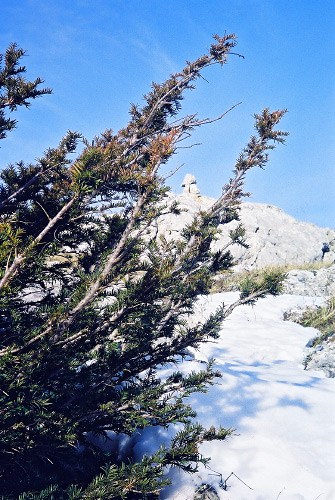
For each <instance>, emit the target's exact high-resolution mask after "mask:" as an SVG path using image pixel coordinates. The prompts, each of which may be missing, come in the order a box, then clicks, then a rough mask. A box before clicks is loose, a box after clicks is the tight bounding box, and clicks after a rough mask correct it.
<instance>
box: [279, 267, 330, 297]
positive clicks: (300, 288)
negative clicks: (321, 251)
mask: <svg viewBox="0 0 335 500" xmlns="http://www.w3.org/2000/svg"><path fill="white" fill-rule="evenodd" d="M284 291H285V293H290V294H293V295H307V296H309V297H327V296H335V265H332V266H330V267H325V268H321V269H317V270H310V271H308V270H302V269H295V270H293V271H290V272H289V273H288V275H287V279H286V280H285V286H284Z"/></svg>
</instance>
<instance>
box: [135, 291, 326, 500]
mask: <svg viewBox="0 0 335 500" xmlns="http://www.w3.org/2000/svg"><path fill="white" fill-rule="evenodd" d="M236 298H237V295H236V293H234V292H232V293H225V294H215V295H211V296H209V297H206V298H201V300H200V301H199V304H198V310H197V313H196V315H195V318H192V319H193V320H197V319H199V318H203V317H204V316H206V315H208V314H209V313H210V312H212V311H214V310H215V309H216V308H217V307H218V306H219V305H220V304H221V303H222V302H225V303H226V304H228V303H230V302H232V301H233V300H234V299H236ZM323 300H324V299H322V298H315V297H314V298H313V297H307V296H296V295H281V296H279V297H268V298H265V299H261V300H259V301H258V302H257V303H256V304H255V305H254V306H243V307H240V308H237V309H235V310H234V312H233V313H232V315H231V316H229V318H227V320H226V321H225V322H224V323H223V326H222V331H221V335H220V339H218V340H217V341H216V342H213V343H207V344H204V345H202V346H201V348H200V350H199V351H193V354H194V358H195V359H194V360H192V361H187V362H184V363H183V364H182V365H181V369H182V370H184V371H185V372H189V371H191V370H192V369H195V368H196V367H198V368H201V366H202V365H201V363H199V361H200V362H201V361H206V360H208V359H209V358H211V357H214V358H215V359H216V363H217V365H216V366H217V368H218V369H219V370H220V371H221V372H222V374H223V376H222V378H221V379H219V381H218V383H217V384H216V385H214V386H213V387H211V388H210V389H209V391H208V392H207V393H206V394H194V395H193V396H192V398H190V402H191V403H192V406H193V407H194V408H195V410H196V411H197V413H198V418H197V420H198V421H200V422H201V423H202V424H203V425H204V426H206V427H209V426H211V425H215V426H219V425H222V426H224V427H232V428H234V429H236V431H235V433H234V435H233V436H232V437H230V438H229V439H228V440H226V441H223V442H219V441H215V442H211V443H205V444H204V445H203V446H202V448H201V452H202V454H203V455H204V456H210V457H211V462H210V464H209V465H210V467H211V469H212V470H210V469H206V468H205V467H204V466H202V465H201V466H200V469H199V472H198V473H196V474H193V475H188V474H185V473H183V472H181V471H179V470H172V471H170V473H169V475H170V477H171V478H172V479H173V485H172V486H170V487H168V488H166V489H165V490H164V491H163V492H162V494H161V498H162V499H164V500H192V499H193V497H194V493H195V490H196V488H197V487H199V486H200V485H201V484H202V483H206V484H211V485H212V486H213V487H214V488H215V490H216V492H217V494H218V496H219V498H220V499H225V500H272V499H273V500H276V499H279V500H314V499H315V500H316V499H317V498H320V499H321V500H334V499H335V474H334V470H335V418H334V416H335V397H334V396H335V385H334V382H335V381H334V379H329V378H326V377H325V375H324V374H323V373H322V372H319V371H305V370H304V369H303V364H302V363H303V359H304V356H305V355H306V351H305V346H306V344H307V342H308V341H309V340H310V338H311V337H315V336H316V333H317V332H316V330H314V329H313V328H304V327H302V326H300V325H298V324H296V323H293V322H291V321H284V319H283V315H284V313H285V312H287V311H289V310H291V309H296V308H297V307H302V308H304V307H307V306H311V305H317V304H321V303H322V301H323ZM170 435H171V430H170V431H169V432H168V431H167V432H165V431H163V430H161V429H146V430H145V431H144V433H143V434H142V436H141V439H140V441H139V442H138V444H137V445H136V447H135V449H136V452H137V453H138V454H141V453H144V452H146V453H150V452H152V451H154V450H155V449H157V446H158V445H159V444H160V443H161V442H167V441H168V439H169V436H170ZM213 471H216V472H217V473H218V474H216V475H215V473H214V472H213ZM231 472H234V475H232V476H231V477H230V478H229V480H228V481H227V486H228V488H227V490H224V489H222V488H221V487H220V485H219V481H220V474H222V478H223V479H225V478H227V477H228V476H229V475H230V473H231ZM236 476H237V477H236ZM242 481H243V482H242ZM251 488H252V489H251Z"/></svg>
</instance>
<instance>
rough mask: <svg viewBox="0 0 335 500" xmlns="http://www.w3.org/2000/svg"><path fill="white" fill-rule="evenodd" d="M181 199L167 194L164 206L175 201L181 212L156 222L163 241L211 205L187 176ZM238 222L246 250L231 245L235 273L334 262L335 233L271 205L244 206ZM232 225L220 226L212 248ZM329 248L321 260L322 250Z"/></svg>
mask: <svg viewBox="0 0 335 500" xmlns="http://www.w3.org/2000/svg"><path fill="white" fill-rule="evenodd" d="M183 187H184V191H183V193H182V194H181V195H174V194H170V195H169V198H168V203H172V202H173V201H177V202H178V204H179V206H180V208H181V210H182V212H181V214H179V215H175V214H167V215H164V216H162V217H161V218H160V219H159V221H158V234H163V235H164V236H165V237H166V238H167V239H172V238H178V237H179V235H180V232H181V230H182V229H183V227H184V226H185V225H186V224H187V223H189V222H191V220H192V219H193V217H194V215H195V214H196V213H198V212H199V210H205V209H207V208H209V207H210V206H211V205H212V204H213V202H214V201H215V200H214V199H212V198H209V197H206V196H202V195H201V194H200V192H199V189H198V187H197V185H196V180H195V178H194V176H192V175H191V174H188V175H187V176H186V177H185V179H184V182H183ZM240 221H241V222H242V224H243V225H244V227H245V229H246V241H247V243H248V245H249V248H248V249H245V248H243V247H240V246H237V245H235V246H234V248H232V254H233V256H234V257H235V259H236V262H237V266H236V269H237V270H240V269H251V268H262V267H265V266H274V265H287V264H290V265H292V264H297V265H298V264H303V263H308V262H317V261H321V260H322V259H324V261H325V262H334V261H335V230H334V229H329V228H322V227H318V226H316V225H314V224H311V223H308V222H300V221H298V220H296V219H295V218H294V217H291V216H290V215H288V214H286V213H285V212H284V211H283V210H281V209H280V208H278V207H275V206H273V205H267V204H263V203H250V202H244V203H242V205H241V210H240ZM237 224H238V222H237V221H232V222H230V223H229V224H226V225H225V226H223V227H222V228H221V229H222V234H221V236H220V238H219V239H218V240H217V242H216V243H215V245H214V247H215V248H216V249H219V248H220V247H222V246H223V245H224V244H225V243H227V241H228V240H229V231H230V230H232V229H234V228H235V227H236V226H237ZM324 243H326V244H327V245H329V252H327V253H325V254H324V256H323V252H322V247H323V245H324Z"/></svg>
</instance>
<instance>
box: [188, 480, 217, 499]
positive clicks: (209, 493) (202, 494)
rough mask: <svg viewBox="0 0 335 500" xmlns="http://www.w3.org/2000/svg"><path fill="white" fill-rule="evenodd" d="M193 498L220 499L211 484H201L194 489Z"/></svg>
mask: <svg viewBox="0 0 335 500" xmlns="http://www.w3.org/2000/svg"><path fill="white" fill-rule="evenodd" d="M193 500H220V497H219V495H218V494H217V492H216V490H215V488H213V486H211V485H210V484H202V485H201V486H199V488H197V489H196V492H195V495H194V497H193Z"/></svg>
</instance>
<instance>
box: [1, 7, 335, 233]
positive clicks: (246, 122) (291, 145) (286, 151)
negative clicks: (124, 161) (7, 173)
mask: <svg viewBox="0 0 335 500" xmlns="http://www.w3.org/2000/svg"><path fill="white" fill-rule="evenodd" d="M0 4H1V18H2V27H1V31H0V51H1V52H3V51H4V50H5V48H6V47H7V46H8V44H9V43H10V42H16V43H18V44H19V45H20V46H21V47H22V48H24V49H25V50H26V51H27V53H28V56H27V57H26V58H25V64H26V65H27V67H28V76H30V77H31V78H33V77H35V76H37V75H39V76H41V77H43V78H44V80H45V84H46V85H48V86H50V87H52V88H53V91H54V93H53V95H51V96H45V97H43V98H40V99H39V100H37V101H35V103H33V105H32V107H31V109H30V110H22V111H20V112H19V113H17V118H18V120H19V127H18V129H17V130H16V131H14V132H12V133H11V134H10V135H9V136H8V138H7V140H5V141H2V144H1V150H0V166H2V167H3V166H5V165H6V164H7V163H9V162H11V163H13V162H16V161H19V160H21V159H23V160H24V161H27V162H29V161H33V160H34V158H37V157H39V156H41V155H42V153H43V151H44V150H46V149H47V148H48V147H49V146H55V145H56V144H57V143H58V140H59V139H60V138H61V137H62V136H63V135H64V133H65V132H66V130H68V129H71V130H78V131H80V132H82V133H83V134H84V135H85V136H86V137H87V138H88V139H91V138H92V137H93V136H94V135H97V134H99V133H101V132H102V131H104V130H105V129H106V128H112V129H113V130H115V131H117V130H118V129H119V128H120V127H122V126H124V125H125V124H126V122H127V120H128V116H129V115H128V110H129V105H130V103H131V102H134V103H141V100H142V96H143V94H145V93H146V92H147V91H148V90H149V87H150V84H151V82H152V81H157V82H161V81H163V80H164V79H165V78H167V77H168V76H169V74H171V73H172V72H175V71H178V70H179V69H181V68H182V67H183V65H184V62H185V61H186V60H192V59H194V58H197V57H198V56H200V55H201V54H202V53H204V52H205V51H206V49H207V48H208V47H209V45H210V44H211V40H212V38H211V37H212V35H213V34H214V33H218V34H223V33H225V32H227V33H230V32H234V33H236V34H237V36H238V46H237V52H239V53H240V54H243V55H244V57H245V58H244V59H240V58H238V57H236V56H232V57H231V58H230V60H229V63H228V64H227V65H225V66H224V67H223V68H220V67H214V68H209V69H208V70H207V71H206V72H205V74H204V76H205V78H206V80H200V81H199V82H198V85H197V89H196V90H195V91H193V92H189V93H188V94H187V95H186V96H185V101H184V107H183V110H182V113H184V114H187V113H193V112H198V114H199V116H200V117H215V116H217V115H220V114H221V113H222V112H224V111H225V110H227V109H228V108H230V107H231V106H232V105H234V104H236V103H238V102H240V101H242V104H241V105H240V106H238V107H237V108H235V109H234V110H233V111H232V112H230V113H229V114H228V115H227V116H226V117H225V118H224V119H223V120H222V121H220V122H216V123H213V124H211V125H207V126H206V127H203V128H201V129H199V130H197V131H196V133H195V134H194V136H193V138H192V142H194V143H201V145H200V146H197V147H193V148H191V149H186V150H183V151H181V152H180V154H179V155H177V156H175V157H174V158H173V161H172V162H171V164H170V165H169V167H170V168H171V169H172V168H174V167H177V166H179V165H183V166H182V168H181V169H180V170H179V171H178V172H177V173H176V175H175V176H174V177H173V178H172V179H170V183H171V186H172V188H173V190H174V191H176V192H179V191H180V190H181V188H180V184H181V182H182V179H183V177H184V175H185V174H186V173H188V172H190V173H193V174H194V175H195V176H196V178H197V181H198V185H199V188H200V190H201V192H202V194H205V195H208V196H218V195H219V194H220V192H221V186H222V185H223V184H224V183H225V182H226V180H227V179H228V177H229V176H230V172H231V169H232V168H233V166H234V161H235V159H236V158H237V156H238V154H239V152H240V150H241V149H242V148H243V146H244V145H245V143H246V142H247V140H248V138H249V136H250V135H251V134H252V133H253V114H254V113H258V112H260V111H261V110H262V109H263V108H264V107H269V108H270V109H279V108H287V109H288V111H289V112H288V114H287V115H286V116H285V118H284V119H283V121H282V126H281V128H282V129H285V130H287V131H288V132H289V133H290V136H289V137H288V138H287V142H286V145H285V146H281V147H278V149H276V150H275V151H274V152H272V154H271V161H270V163H269V165H268V166H267V167H266V169H265V170H264V171H262V170H257V171H254V172H251V173H250V175H249V177H248V180H247V184H246V188H247V190H248V191H251V192H252V197H251V198H250V199H251V201H256V202H262V203H269V204H274V205H277V206H279V207H281V208H282V209H283V210H285V211H286V212H288V213H289V214H291V215H293V216H294V217H296V218H298V219H300V220H305V221H308V222H313V223H315V224H318V225H321V226H329V227H334V226H335V201H334V200H335V165H334V156H335V154H334V153H335V118H334V117H335V44H334V33H335V1H334V0H230V1H226V0H206V1H205V0H94V1H87V0H72V1H68V0H66V1H65V0H53V1H47V0H11V1H9V0H7V1H6V0H0Z"/></svg>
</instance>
